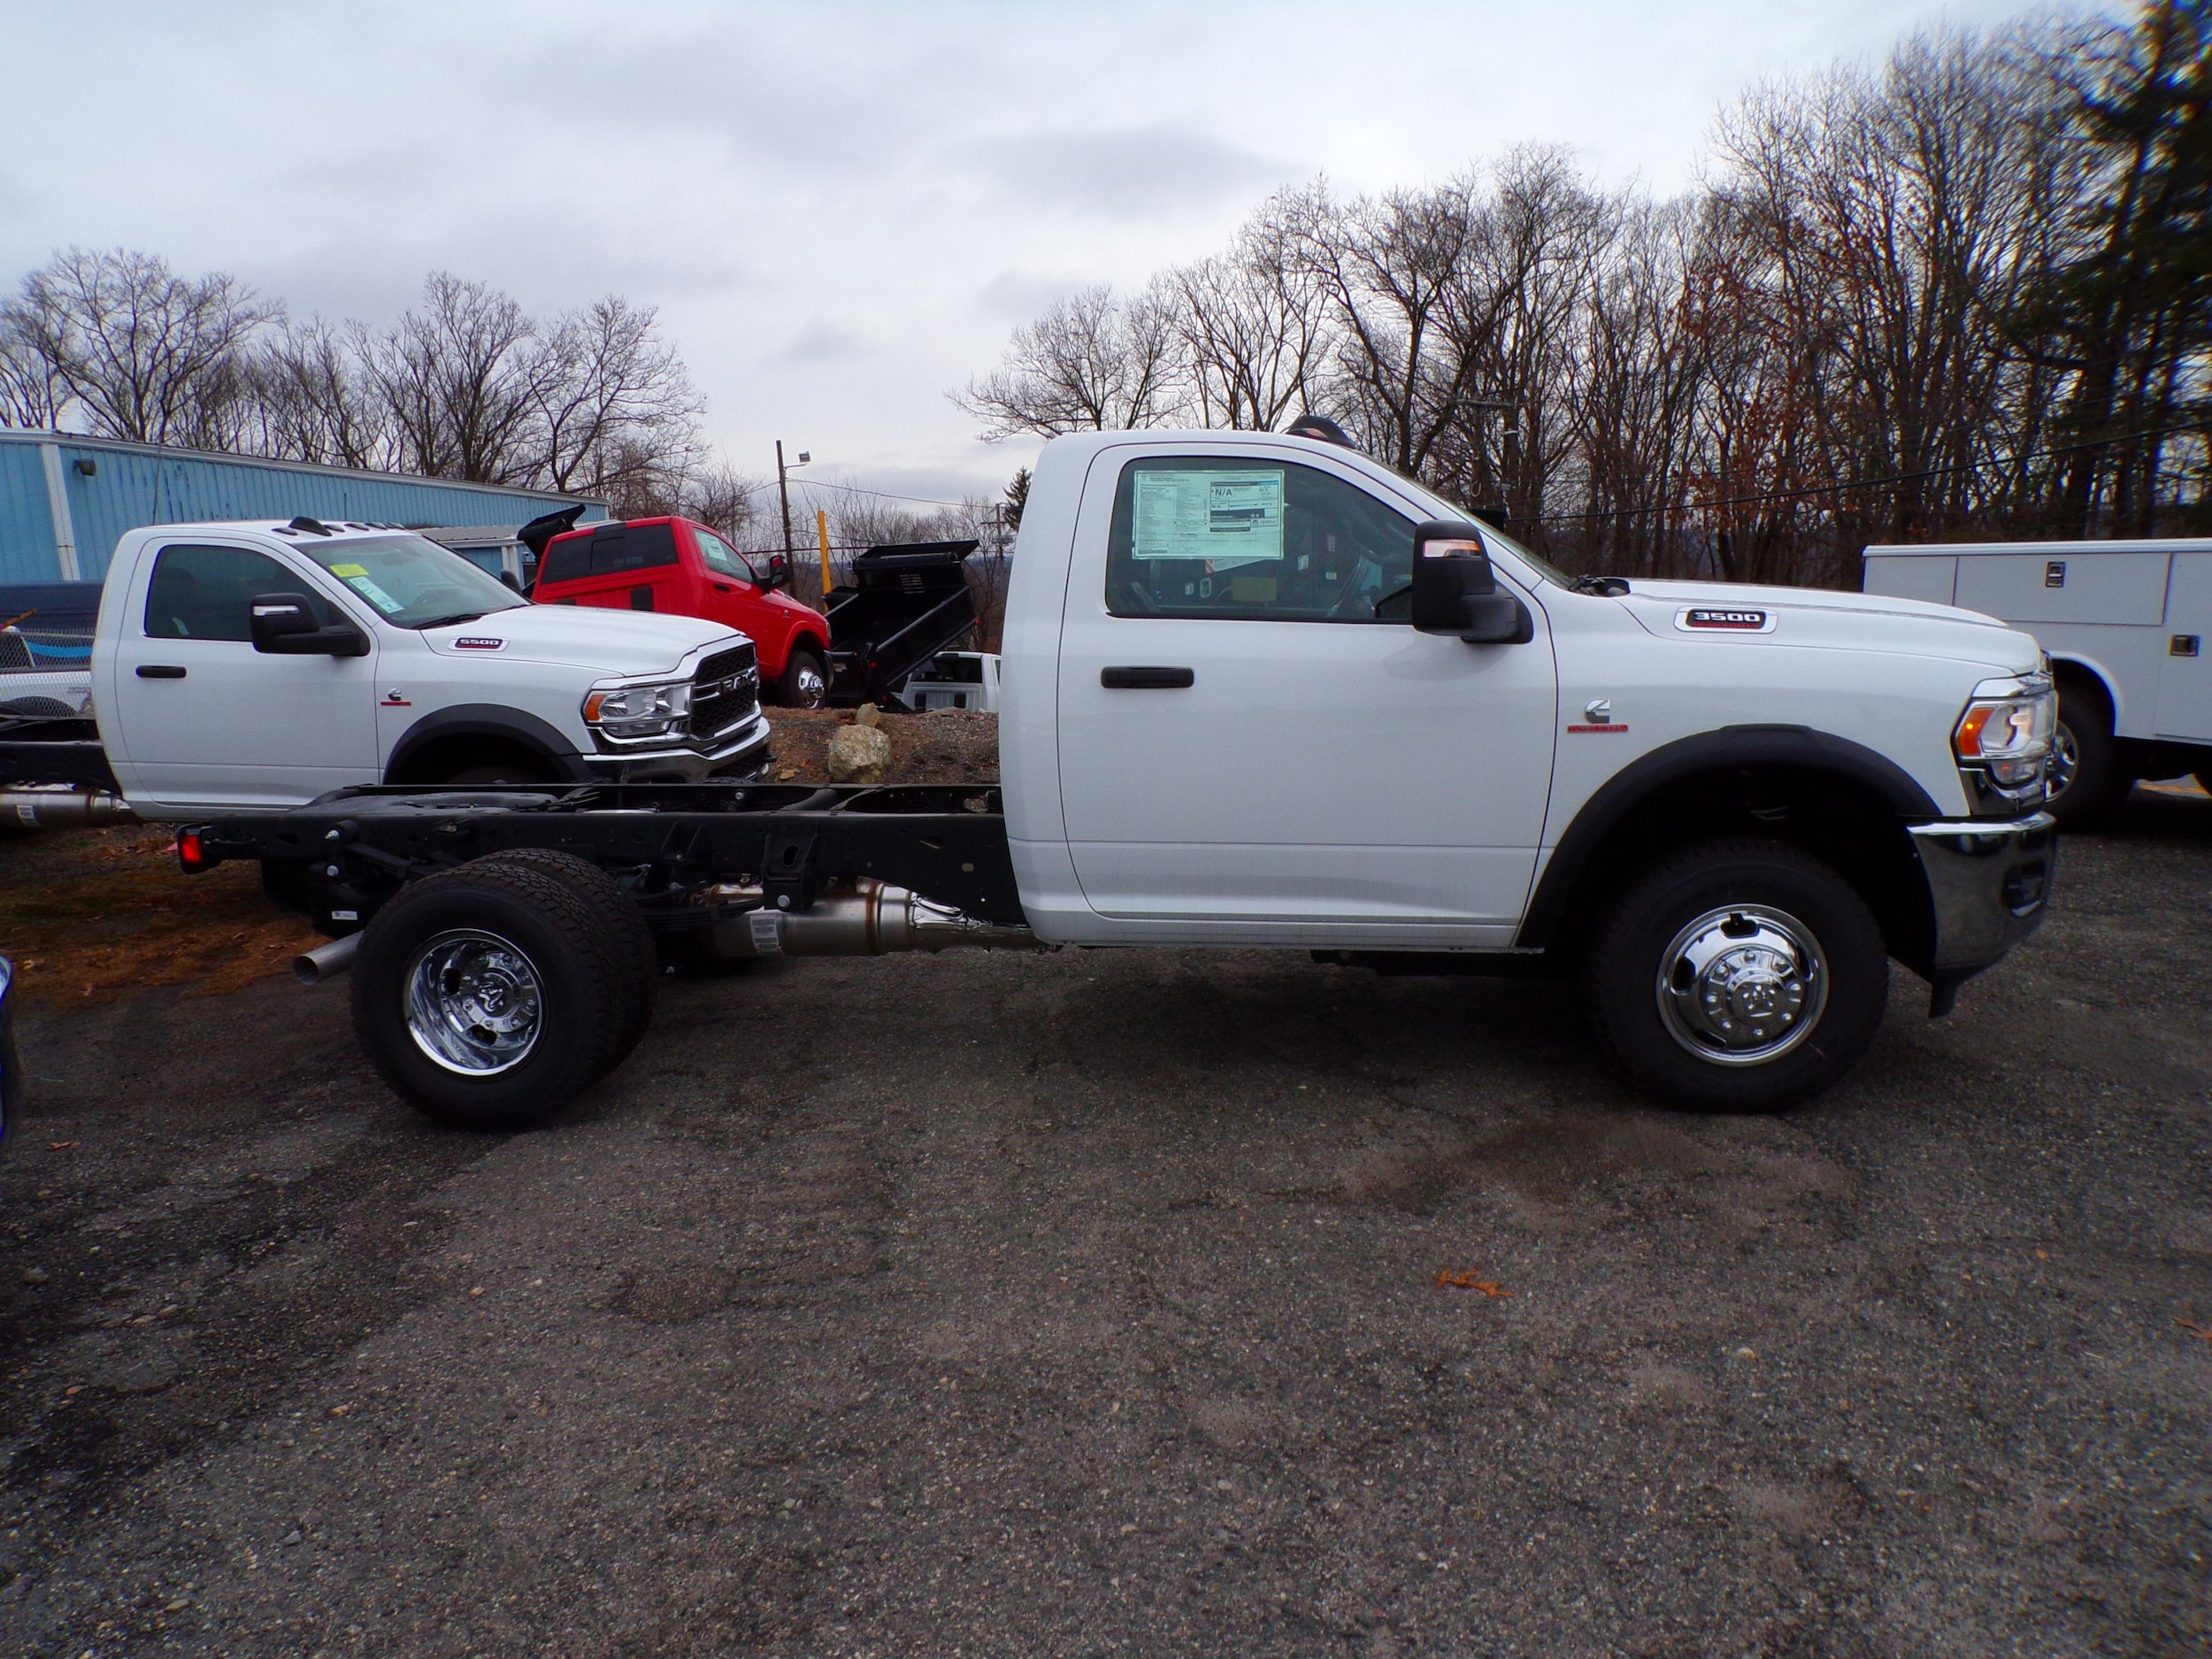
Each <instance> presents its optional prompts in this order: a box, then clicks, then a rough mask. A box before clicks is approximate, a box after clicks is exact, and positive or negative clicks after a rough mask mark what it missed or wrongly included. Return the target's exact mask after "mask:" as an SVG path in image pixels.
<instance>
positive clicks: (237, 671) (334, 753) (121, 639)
mask: <svg viewBox="0 0 2212 1659" xmlns="http://www.w3.org/2000/svg"><path fill="white" fill-rule="evenodd" d="M132 586H133V589H134V591H133V592H132V594H131V595H130V597H129V600H128V602H127V605H126V607H125V611H124V615H123V618H122V626H121V628H120V630H119V634H118V636H117V639H116V641H115V656H116V665H115V669H114V674H113V680H112V684H113V686H114V701H115V714H116V718H115V720H114V721H113V723H112V724H113V726H114V728H115V732H116V735H117V737H118V739H119V741H118V742H116V743H114V744H111V747H110V755H109V758H110V762H111V764H112V765H113V766H114V768H115V772H116V779H117V781H118V782H119V783H120V784H121V785H122V786H123V791H124V794H125V795H127V797H129V798H130V799H132V800H142V801H147V802H151V803H173V804H176V805H203V804H204V805H208V806H241V807H261V806H290V805H296V804H298V803H301V802H303V801H309V800H312V799H313V798H314V797H315V796H316V795H321V794H323V793H325V792H326V791H327V790H331V789H336V788H341V787H344V786H345V785H347V784H356V783H374V782H376V781H377V752H376V655H375V651H374V649H373V641H374V640H375V638H376V634H375V631H374V629H373V628H371V627H369V626H366V625H365V623H364V622H363V620H362V619H361V618H358V617H357V616H354V615H352V614H351V613H350V612H349V611H342V609H341V607H340V606H338V605H337V604H336V603H334V602H333V601H332V600H331V599H330V598H329V596H328V594H327V591H326V587H325V585H324V584H323V583H322V582H320V581H319V580H316V579H315V578H314V577H311V576H309V575H308V574H306V573H305V572H302V571H298V570H295V569H293V568H292V567H291V566H290V565H288V563H285V562H280V560H278V559H277V558H275V557H273V556H272V555H270V554H268V553H265V552H260V551H257V550H256V549H251V548H247V547H240V546H235V545H224V544H221V543H216V542H210V541H192V542H173V543H170V544H168V545H166V546H164V547H161V548H159V549H157V550H156V551H155V552H154V555H153V557H151V558H147V559H142V560H141V562H140V565H139V567H138V569H137V571H136V572H134V573H133V576H132ZM269 593H298V594H305V595H308V596H309V597H310V598H311V599H313V600H314V601H316V602H317V603H318V606H319V609H320V610H321V611H322V612H323V613H324V614H323V616H322V620H323V621H324V623H325V624H328V623H329V622H331V621H334V620H338V619H343V620H345V621H349V622H351V623H352V624H353V625H354V626H356V627H357V628H360V629H361V631H362V632H363V633H365V634H367V635H368V636H369V639H370V640H371V641H372V649H371V652H370V654H369V655H368V656H366V657H276V656H265V655H263V654H262V653H261V652H259V651H257V650H255V649H254V648H253V643H252V632H251V629H250V626H249V622H248V618H249V614H250V601H251V600H252V598H253V597H254V596H255V595H257V594H269ZM108 725H109V722H107V721H105V720H103V722H102V729H103V733H105V731H106V729H107V726H108ZM118 751H120V752H118Z"/></svg>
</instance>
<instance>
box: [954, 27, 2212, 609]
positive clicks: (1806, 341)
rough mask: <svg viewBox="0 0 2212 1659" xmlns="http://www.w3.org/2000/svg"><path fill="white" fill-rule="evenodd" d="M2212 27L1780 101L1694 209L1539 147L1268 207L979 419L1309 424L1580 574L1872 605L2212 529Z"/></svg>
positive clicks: (1955, 51)
mask: <svg viewBox="0 0 2212 1659" xmlns="http://www.w3.org/2000/svg"><path fill="white" fill-rule="evenodd" d="M2208 250H2212V0H2159V3H2158V4H2152V5H2150V6H2148V7H2147V9H2146V10H2144V11H2143V12H2141V14H2140V15H2139V18H2138V19H2136V21H2135V22H2134V24H2133V25H2132V26H2131V27H2119V26H2116V25H2112V24H2104V23H2079V22H2065V23H2043V24H2037V25H2033V26H2029V27H2019V28H2015V29H2012V30H2008V31H2005V32H2001V33H1998V34H1993V35H1983V34H1978V33H1972V32H1966V31H1956V30H1954V31H1945V32H1941V33H1937V34H1931V35H1916V36H1914V37H1912V38H1910V39H1909V40H1908V41H1906V42H1903V43H1902V44H1901V45H1900V46H1899V47H1897V48H1896V49H1895V50H1893V52H1892V53H1891V54H1890V55H1889V56H1888V57H1887V58H1886V60H1885V61H1883V62H1882V63H1880V64H1879V65H1874V66H1870V67H1860V66H1850V65H1846V66H1839V67H1837V68H1834V69H1832V70H1830V71H1828V72H1825V73H1820V74H1816V75H1814V76H1811V77H1809V78H1805V79H1801V80H1799V81H1793V82H1787V83H1783V84H1778V85H1770V86H1762V87H1760V88H1756V89H1755V90H1753V91H1751V92H1749V93H1747V94H1746V95H1745V96H1743V97H1741V98H1740V100H1739V101H1738V102H1737V103H1736V104H1734V105H1732V107H1730V108H1728V109H1726V110H1725V111H1723V112H1722V113H1721V115H1720V116H1719V118H1718V119H1717V122H1716V125H1715V127H1714V128H1713V130H1712V133H1711V136H1710V142H1709V157H1708V160H1707V162H1706V164H1705V165H1704V166H1703V168H1702V170H1701V176H1700V177H1699V178H1698V180H1697V181H1696V182H1695V184H1694V186H1693V187H1692V188H1688V189H1686V190H1685V191H1684V192H1683V193H1681V194H1680V195H1678V196H1671V197H1667V198H1663V199H1662V198H1656V197H1654V196H1652V195H1650V194H1649V193H1648V192H1647V191H1646V190H1644V189H1642V188H1633V187H1632V188H1617V189H1608V188H1601V186H1600V185H1598V184H1597V183H1595V182H1594V181H1593V180H1592V179H1591V178H1590V177H1589V176H1588V175H1587V174H1586V173H1585V172H1583V171H1582V170H1580V169H1579V168H1578V166H1577V165H1576V164H1575V163H1574V161H1573V160H1572V159H1571V157H1570V156H1569V154H1567V153H1566V152H1564V151H1563V150H1558V149H1552V148H1543V147H1534V146H1523V147H1519V148H1516V149H1513V150H1509V151H1508V152H1506V153H1505V154H1504V155H1503V156H1502V157H1500V158H1498V159H1497V160H1496V161H1495V162H1494V163H1493V164H1491V165H1486V166H1477V167H1471V168H1470V169H1468V170H1467V171H1465V172H1464V173H1461V174H1459V175H1457V176H1455V177H1454V178H1451V179H1448V180H1445V181H1444V182H1443V183H1441V184H1439V185H1435V186H1432V187H1429V188H1407V189H1399V190H1391V191H1386V192H1382V193H1379V194H1377V195H1372V196H1351V197H1344V196H1339V195H1338V194H1336V193H1335V192H1333V190H1332V189H1331V188H1329V187H1328V186H1327V184H1326V183H1325V182H1317V183H1315V184H1312V185H1310V186H1307V187H1304V188H1294V189H1288V190H1285V191H1283V192H1281V193H1279V194H1278V195H1276V196H1273V197H1272V198H1271V199H1270V200H1269V201H1267V202H1266V203H1265V204H1263V205H1262V206H1261V207H1260V208H1259V209H1258V210H1257V211H1256V212H1255V213H1254V214H1253V215H1252V216H1251V218H1250V219H1248V221H1247V223H1246V224H1245V225H1244V226H1243V227H1241V228H1240V230H1239V231H1238V232H1237V233H1236V234H1235V236H1234V237H1233V240H1232V241H1231V242H1230V244H1229V246H1228V247H1227V248H1225V250H1222V251H1221V252H1220V253H1218V254H1217V255H1215V256H1213V257H1209V258H1204V259H1201V260H1199V261H1197V262H1195V263H1194V264H1191V265H1181V266H1178V267H1175V268H1172V269H1170V270H1166V271H1164V272H1162V273H1159V274H1158V275H1157V276H1156V277H1155V278H1154V279H1153V280H1151V281H1150V282H1149V283H1148V285H1147V286H1146V287H1144V288H1142V289H1141V290H1140V291H1137V292H1134V293H1131V294H1126V295H1124V294H1118V293H1116V292H1114V291H1113V290H1112V289H1110V288H1088V289H1086V290H1083V291H1081V292H1079V293H1077V294H1075V295H1073V296H1071V297H1069V298H1068V299H1066V300H1064V301H1063V302H1061V303H1058V304H1056V305H1054V306H1053V307H1051V308H1050V309H1048V311H1045V312H1044V313H1043V314H1042V315H1041V316H1040V317H1038V318H1037V319H1035V320H1034V321H1033V322H1031V323H1029V324H1027V325H1025V326H1023V327H1021V328H1018V329H1017V330H1016V331H1015V333H1014V335H1013V338H1012V340H1011V342H1010V345H1009V348H1008V349H1007V352H1006V356H1005V358H1004V360H1003V362H1002V365H1000V367H999V368H997V369H996V370H995V371H994V372H992V373H988V374H986V375H983V376H981V377H979V378H978V379H976V380H972V381H971V382H970V383H969V385H968V386H967V388H965V390H964V391H963V392H960V393H956V394H955V395H954V396H955V400H956V402H957V403H960V404H961V405H962V406H963V407H964V408H965V409H966V410H968V411H970V412H972V414H974V415H975V416H977V417H978V418H979V419H980V420H981V422H982V423H983V427H984V431H985V433H986V435H987V436H994V437H1005V436H1011V435H1014V434H1056V433H1063V432H1070V431H1075V430H1081V429H1099V428H1121V427H1139V426H1177V425H1196V426H1210V427H1245V428H1263V429H1273V428H1278V427H1279V426H1281V425H1282V424H1283V423H1284V422H1285V421H1286V419H1289V418H1292V417H1294V416H1295V415H1297V414H1298V413H1301V412H1303V411H1308V410H1311V411H1317V412H1321V413H1325V414H1327V415H1329V416H1331V417H1333V419H1336V420H1338V421H1339V422H1340V424H1341V425H1343V426H1345V427H1346V428H1347V429H1348V432H1349V433H1350V434H1351V435H1352V436H1353V437H1354V439H1355V440H1356V442H1358V444H1359V445H1360V447H1361V448H1363V449H1365V450H1366V451H1367V452H1368V453H1369V454H1371V455H1372V456H1374V457H1377V458H1379V459H1380V460H1383V461H1385V462H1386V463H1387V464H1388V465H1392V466H1394V467H1395V468H1397V469H1399V470H1400V471H1402V472H1405V473H1407V474H1409V475H1411V476H1415V477H1417V478H1419V479H1420V480H1423V481H1424V482H1425V483H1427V484H1428V485H1430V486H1431V487H1432V488H1434V489H1436V490H1437V491H1439V492H1440V494H1443V495H1447V496H1448V497H1450V498H1452V499H1454V500H1455V501H1457V502H1460V503H1463V504H1464V505H1465V506H1467V507H1469V508H1471V509H1474V510H1476V511H1484V512H1486V513H1489V514H1491V515H1493V516H1497V517H1501V518H1502V519H1503V520H1504V522H1505V523H1506V524H1507V525H1508V526H1509V528H1510V529H1511V530H1513V531H1514V532H1515V533H1517V534H1520V535H1521V536H1523V537H1524V538H1525V539H1526V540H1527V541H1530V542H1531V543H1532V545H1534V546H1535V547H1537V548H1538V549H1540V550H1541V551H1544V552H1546V553H1548V554H1549V555H1550V556H1552V557H1554V558H1555V559H1556V560H1558V561H1560V562H1562V563H1563V564H1566V565H1570V566H1571V567H1572V568H1575V569H1578V570H1587V571H1593V572H1607V573H1615V574H1626V575H1637V574H1644V575H1659V574H1677V575H1686V574H1695V575H1701V576H1708V577H1717V578H1719V579H1722V580H1751V581H1783V582H1801V583H1829V584H1836V585H1841V586H1847V587H1856V586H1857V584H1858V575H1859V570H1858V563H1859V561H1858V550H1859V549H1861V548H1862V547H1863V546H1865V545H1866V544H1868V543H1870V542H1878V541H1929V540H1938V539H1992V538H1998V539H2011V538H2026V537H2037V536H2050V537H2062V538H2080V537H2092V536H2096V537H2102V536H2135V535H2146V534H2212V258H2208Z"/></svg>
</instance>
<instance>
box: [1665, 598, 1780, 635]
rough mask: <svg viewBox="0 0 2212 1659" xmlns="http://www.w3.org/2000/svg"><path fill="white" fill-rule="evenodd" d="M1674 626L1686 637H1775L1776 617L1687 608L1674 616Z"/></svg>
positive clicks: (1705, 607)
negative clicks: (1766, 635) (1744, 635)
mask: <svg viewBox="0 0 2212 1659" xmlns="http://www.w3.org/2000/svg"><path fill="white" fill-rule="evenodd" d="M1674 626H1676V627H1678V628H1680V629H1681V630H1683V632H1685V633H1686V634H1771V633H1773V632H1774V613H1773V612H1772V611H1745V610H1739V609H1737V608H1735V607H1733V606H1727V605H1686V606H1684V607H1683V608H1682V609H1681V610H1679V611H1676V612H1675V613H1674Z"/></svg>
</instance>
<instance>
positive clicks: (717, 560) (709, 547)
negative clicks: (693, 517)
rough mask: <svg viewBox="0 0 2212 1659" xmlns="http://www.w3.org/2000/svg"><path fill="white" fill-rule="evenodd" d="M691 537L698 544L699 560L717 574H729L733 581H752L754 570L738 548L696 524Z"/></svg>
mask: <svg viewBox="0 0 2212 1659" xmlns="http://www.w3.org/2000/svg"><path fill="white" fill-rule="evenodd" d="M691 539H692V540H693V541H695V542H696V543H697V544H698V548H699V562H700V563H701V564H702V565H705V566H706V567H707V568H708V569H709V570H710V571H712V572H714V573H715V574H716V575H717V576H727V577H729V578H730V579H731V580H733V581H741V582H750V581H751V580H753V572H752V571H751V570H750V569H749V567H748V566H747V565H746V563H745V561H744V560H743V559H741V558H740V557H738V556H737V550H736V549H734V548H733V547H731V546H730V544H729V543H728V542H727V541H724V540H723V539H722V538H721V537H720V536H718V535H717V534H714V532H713V531H711V530H702V529H700V528H699V527H698V526H696V525H694V526H692V528H691Z"/></svg>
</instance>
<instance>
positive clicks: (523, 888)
mask: <svg viewBox="0 0 2212 1659" xmlns="http://www.w3.org/2000/svg"><path fill="white" fill-rule="evenodd" d="M625 951H626V946H625V945H624V944H623V943H621V941H619V940H618V939H617V938H615V937H613V936H611V933H610V932H609V929H608V927H607V926H606V923H605V921H604V919H603V916H602V914H601V912H600V910H598V908H597V907H596V906H595V905H594V904H593V903H592V902H590V901H588V900H586V899H584V898H581V897H580V896H578V895H577V894H576V893H574V892H573V891H572V889H571V888H570V887H569V886H568V885H567V884H566V883H565V882H564V881H562V880H561V879H557V878H556V877H555V876H553V875H551V874H549V873H548V872H545V871H543V870H539V869H533V868H531V867H530V866H528V865H527V864H505V863H502V862H501V861H499V860H497V859H492V858H486V859H479V860H478V861H476V862H475V863H473V864H465V865H463V866H462V867H461V868H460V869H458V870H448V871H443V872H440V873H439V874H437V875H434V876H428V877H426V878H425V879H422V880H420V881H417V882H413V883H411V884H410V885H409V886H407V887H403V888H402V889H401V890H400V892H399V894H398V895H397V896H396V897H395V898H393V899H392V900H390V901H389V902H388V903H386V904H385V906H384V907H383V908H382V909H381V910H379V911H378V912H377V913H376V916H375V918H374V919H373V920H372V921H371V922H370V923H369V926H368V927H367V929H366V931H365V933H363V935H362V940H361V950H360V955H359V956H357V958H356V960H355V963H354V968H353V974H352V979H353V987H352V1004H353V1029H354V1033H355V1034H356V1036H357V1037H358V1038H359V1040H360V1042H361V1045H362V1047H363V1048H365V1050H367V1052H368V1056H369V1058H370V1060H371V1062H372V1063H373V1064H374V1065H375V1067H376V1069H377V1071H379V1072H380V1073H381V1074H382V1076H383V1078H384V1080H385V1081H386V1082H387V1083H388V1084H390V1085H391V1086H392V1088H393V1090H394V1091H395V1092H396V1094H399V1096H400V1097H401V1098H402V1099H403V1100H404V1101H406V1102H408V1103H409V1104H410V1105H411V1106H413V1107H414V1108H415V1109H416V1110H418V1111H419V1112H421V1113H423V1115H424V1116H426V1117H427V1118H432V1119H434V1121H436V1122H438V1123H442V1124H444V1125H448V1126H449V1127H452V1128H456V1129H472V1130H512V1129H526V1128H528V1127H530V1126H531V1125H534V1124H538V1123H541V1122H543V1121H544V1120H545V1119H546V1118H550V1117H551V1116H553V1114H554V1113H556V1112H557V1111H559V1110H561V1109H562V1108H563V1107H564V1106H565V1105H567V1104H568V1103H569V1102H570V1101H572V1100H573V1099H574V1098H575V1097H576V1096H577V1095H578V1094H581V1093H582V1092H583V1091H584V1090H585V1089H586V1088H588V1087H590V1086H591V1085H592V1084H593V1083H595V1082H596V1081H597V1080H598V1079H600V1078H601V1077H602V1076H603V1075H604V1074H605V1073H606V1071H608V1070H609V1068H610V1067H611V1065H612V1064H614V1058H615V1055H616V1049H617V1046H618V1041H619V1039H620V1035H621V1024H620V1022H621V1019H622V1017H623V1011H624V1009H625V1007H626V1002H625V995H624V993H623V991H622V989H621V987H619V986H618V984H617V983H616V976H615V975H614V974H613V973H611V971H610V966H609V964H611V963H612V962H615V961H618V960H619V959H620V958H621V956H623V955H624V953H625Z"/></svg>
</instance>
